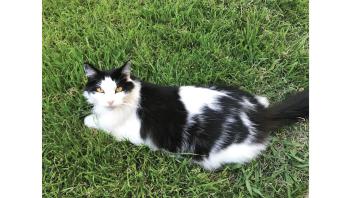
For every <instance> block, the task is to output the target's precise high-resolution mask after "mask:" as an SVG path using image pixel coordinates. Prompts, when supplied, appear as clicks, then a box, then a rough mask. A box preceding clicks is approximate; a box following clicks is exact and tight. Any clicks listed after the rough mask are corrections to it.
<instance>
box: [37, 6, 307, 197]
mask: <svg viewBox="0 0 352 198" xmlns="http://www.w3.org/2000/svg"><path fill="white" fill-rule="evenodd" d="M128 58H131V59H132V61H133V63H134V66H133V73H134V74H135V75H136V76H138V77H140V78H141V79H143V80H146V81H150V82H153V83H158V84H169V85H190V84H199V85H201V84H211V83H226V84H229V85H239V86H240V87H242V88H243V89H245V90H248V91H250V92H253V93H257V94H262V95H266V96H268V97H269V98H270V100H271V101H272V102H275V101H279V100H281V99H283V98H284V97H285V96H286V95H287V94H289V93H291V92H294V91H298V90H301V89H303V88H305V87H307V86H308V1H307V0H292V1H289V0H285V1H279V0H278V1H274V0H270V1H201V0H198V1H186V0H183V1H147V0H138V1H132V0H129V1H119V2H118V1H114V0H99V1H98V0H95V1H94V0H88V1H78V0H72V1H63V0H44V1H43V90H42V91H43V107H42V108H43V153H42V156H43V176H42V178H43V196H44V197H103V196H106V197H131V196H133V197H137V196H138V197H139V196H140V197H146V196H151V197H160V196H165V197H303V196H305V195H306V194H307V193H308V179H309V177H308V169H309V165H308V158H309V155H308V123H307V122H304V123H300V124H296V125H294V126H291V127H286V128H284V129H281V130H279V131H276V132H275V133H274V135H273V138H272V141H271V143H270V146H269V147H268V149H267V150H266V151H265V152H264V153H263V155H261V156H260V157H259V158H257V160H255V161H253V162H251V163H249V164H245V165H236V164H233V165H227V166H225V167H224V169H222V170H219V171H216V172H207V171H205V170H203V169H201V168H200V167H199V166H197V165H194V164H191V163H190V160H189V159H188V158H181V157H177V156H174V155H169V154H166V153H163V152H153V151H151V150H149V149H148V148H147V147H136V146H134V145H132V144H130V143H128V142H117V141H115V140H114V139H113V137H112V136H109V135H107V134H105V133H103V132H101V131H95V130H92V129H88V128H87V127H85V126H84V125H83V122H82V117H83V116H85V115H87V114H88V113H89V106H88V105H87V103H86V102H85V100H84V98H83V96H82V89H83V87H84V84H85V81H86V79H85V76H84V72H83V68H82V63H83V62H84V61H89V62H91V63H94V64H96V65H98V66H99V67H100V68H105V69H106V68H111V67H113V66H119V65H121V64H122V63H123V62H124V61H125V60H126V59H128Z"/></svg>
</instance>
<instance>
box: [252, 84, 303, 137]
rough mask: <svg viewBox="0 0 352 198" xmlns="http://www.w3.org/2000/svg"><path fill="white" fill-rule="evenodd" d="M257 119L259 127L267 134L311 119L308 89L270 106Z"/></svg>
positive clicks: (258, 114) (259, 113)
mask: <svg viewBox="0 0 352 198" xmlns="http://www.w3.org/2000/svg"><path fill="white" fill-rule="evenodd" d="M255 117H256V121H257V124H258V126H259V127H260V128H262V130H263V131H267V132H270V131H273V130H276V129H278V128H280V127H283V126H285V125H289V124H292V123H295V122H298V121H299V120H303V119H307V118H309V91H308V89H307V90H305V91H302V92H299V93H296V94H293V95H291V96H289V97H288V98H286V99H285V100H283V101H282V102H279V103H277V104H274V105H272V106H269V107H268V108H267V109H265V110H263V111H261V112H258V113H257V115H256V116H255Z"/></svg>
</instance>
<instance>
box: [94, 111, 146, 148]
mask: <svg viewBox="0 0 352 198" xmlns="http://www.w3.org/2000/svg"><path fill="white" fill-rule="evenodd" d="M94 113H95V115H96V117H97V125H98V128H100V129H102V130H105V131H107V132H109V133H111V134H112V135H113V136H115V137H116V139H118V140H128V141H130V142H132V143H133V144H137V145H138V144H142V143H143V139H142V138H141V136H140V127H141V122H140V119H139V118H138V116H137V112H136V109H135V108H131V107H128V106H123V107H121V108H116V109H114V110H109V109H94Z"/></svg>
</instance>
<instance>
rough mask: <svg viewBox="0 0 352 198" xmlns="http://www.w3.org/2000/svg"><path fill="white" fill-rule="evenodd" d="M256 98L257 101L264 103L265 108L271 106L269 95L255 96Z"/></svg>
mask: <svg viewBox="0 0 352 198" xmlns="http://www.w3.org/2000/svg"><path fill="white" fill-rule="evenodd" d="M255 98H256V99H257V101H258V102H259V103H260V104H262V105H263V106H264V107H265V108H268V107H269V104H270V103H269V100H268V98H267V97H264V96H255Z"/></svg>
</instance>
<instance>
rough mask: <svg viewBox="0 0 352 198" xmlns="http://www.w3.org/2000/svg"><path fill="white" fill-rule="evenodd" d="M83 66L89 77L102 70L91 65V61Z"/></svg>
mask: <svg viewBox="0 0 352 198" xmlns="http://www.w3.org/2000/svg"><path fill="white" fill-rule="evenodd" d="M83 67H84V72H85V73H86V76H87V77H88V78H93V77H94V76H96V75H97V74H98V73H99V72H100V71H99V70H98V69H97V68H95V67H94V66H92V65H90V64H89V63H84V64H83Z"/></svg>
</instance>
